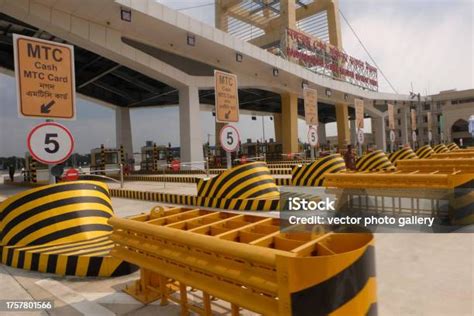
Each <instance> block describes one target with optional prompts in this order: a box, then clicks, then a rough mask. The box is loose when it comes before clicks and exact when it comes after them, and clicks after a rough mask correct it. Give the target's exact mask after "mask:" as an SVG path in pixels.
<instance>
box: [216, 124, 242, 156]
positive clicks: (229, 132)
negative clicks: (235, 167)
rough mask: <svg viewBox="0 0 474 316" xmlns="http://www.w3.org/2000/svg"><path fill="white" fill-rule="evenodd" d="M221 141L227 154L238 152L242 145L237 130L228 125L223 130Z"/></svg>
mask: <svg viewBox="0 0 474 316" xmlns="http://www.w3.org/2000/svg"><path fill="white" fill-rule="evenodd" d="M220 141H221V146H222V148H223V149H224V150H225V151H227V152H233V151H237V150H238V149H239V144H240V135H239V131H237V128H235V127H234V126H232V125H226V126H224V127H223V128H222V129H221V134H220Z"/></svg>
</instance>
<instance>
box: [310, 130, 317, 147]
mask: <svg viewBox="0 0 474 316" xmlns="http://www.w3.org/2000/svg"><path fill="white" fill-rule="evenodd" d="M318 141H319V137H318V130H317V129H316V128H314V127H310V128H309V130H308V143H309V145H310V146H311V147H316V146H317V145H318Z"/></svg>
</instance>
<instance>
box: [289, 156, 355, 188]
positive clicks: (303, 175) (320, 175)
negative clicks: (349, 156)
mask: <svg viewBox="0 0 474 316" xmlns="http://www.w3.org/2000/svg"><path fill="white" fill-rule="evenodd" d="M343 170H346V164H345V162H344V159H342V157H341V155H339V154H334V155H329V156H327V157H324V158H320V159H318V160H316V161H314V162H313V163H311V164H309V165H305V166H297V167H294V168H293V170H292V175H291V184H292V185H295V186H321V185H322V184H323V181H324V178H325V175H326V174H328V173H337V172H340V171H343Z"/></svg>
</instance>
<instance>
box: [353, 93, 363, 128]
mask: <svg viewBox="0 0 474 316" xmlns="http://www.w3.org/2000/svg"><path fill="white" fill-rule="evenodd" d="M354 105H355V119H356V128H357V129H362V128H364V100H361V99H354Z"/></svg>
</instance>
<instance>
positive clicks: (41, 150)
mask: <svg viewBox="0 0 474 316" xmlns="http://www.w3.org/2000/svg"><path fill="white" fill-rule="evenodd" d="M27 145H28V149H29V151H30V153H31V156H32V157H33V158H34V159H36V160H37V161H39V162H41V163H44V164H47V165H53V164H60V163H61V162H64V161H65V160H67V159H68V158H69V156H71V153H72V151H73V150H74V138H73V137H72V134H71V132H70V131H69V130H68V129H67V128H66V127H64V126H63V125H61V124H58V123H53V122H47V123H42V124H39V125H37V126H35V127H34V128H33V129H32V130H31V131H30V132H29V134H28V138H27Z"/></svg>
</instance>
